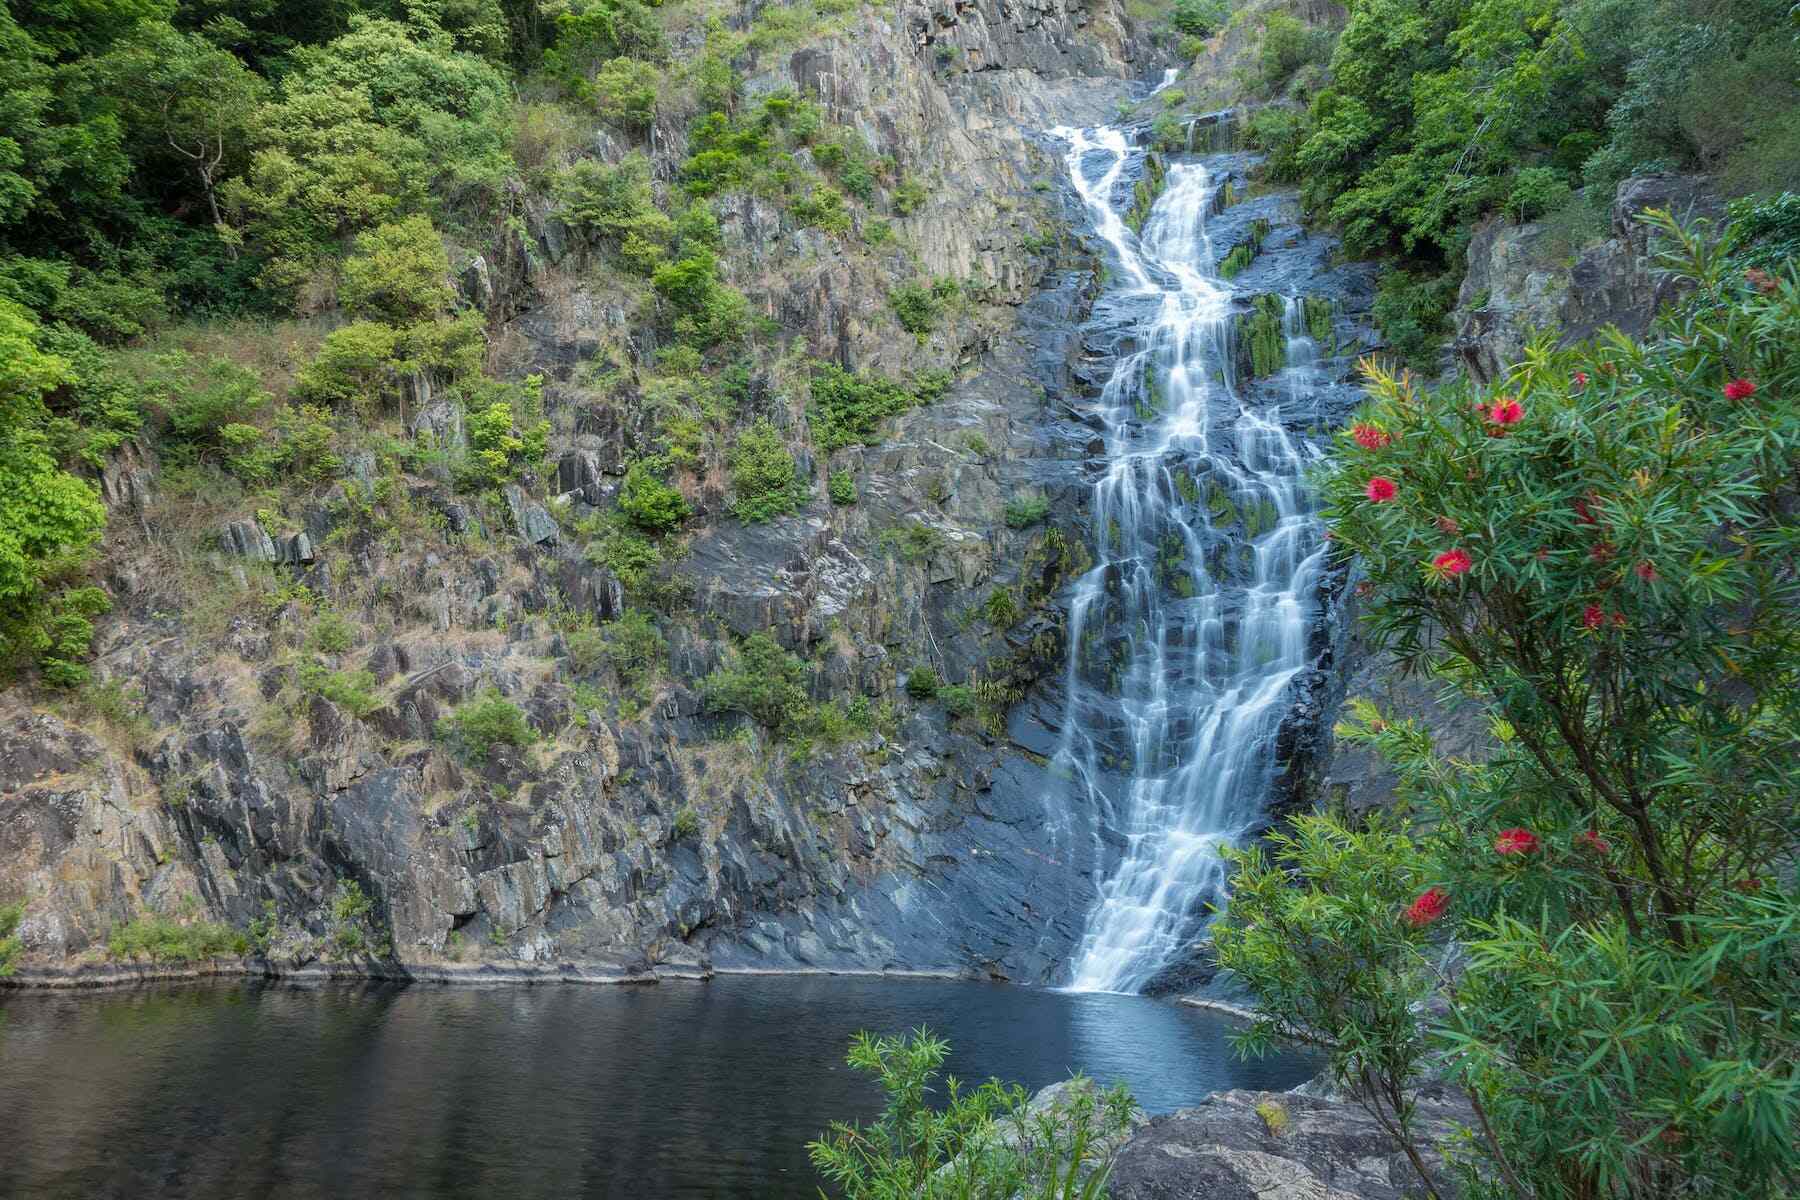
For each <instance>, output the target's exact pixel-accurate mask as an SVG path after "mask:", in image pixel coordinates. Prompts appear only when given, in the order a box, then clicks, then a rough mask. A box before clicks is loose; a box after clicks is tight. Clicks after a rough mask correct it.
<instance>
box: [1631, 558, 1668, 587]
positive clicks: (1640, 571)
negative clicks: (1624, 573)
mask: <svg viewBox="0 0 1800 1200" xmlns="http://www.w3.org/2000/svg"><path fill="white" fill-rule="evenodd" d="M1631 569H1632V570H1633V571H1636V572H1637V577H1638V578H1639V579H1641V580H1643V581H1644V582H1645V583H1655V582H1656V581H1657V580H1658V579H1661V578H1662V576H1660V575H1658V574H1657V573H1656V564H1655V563H1653V562H1641V563H1639V564H1638V565H1637V566H1635V567H1633V568H1631Z"/></svg>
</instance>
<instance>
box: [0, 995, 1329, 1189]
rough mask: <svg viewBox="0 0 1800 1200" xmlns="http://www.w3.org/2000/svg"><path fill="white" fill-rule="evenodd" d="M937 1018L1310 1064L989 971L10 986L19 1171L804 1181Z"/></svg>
mask: <svg viewBox="0 0 1800 1200" xmlns="http://www.w3.org/2000/svg"><path fill="white" fill-rule="evenodd" d="M921 1024H926V1025H929V1026H930V1027H931V1028H932V1029H934V1030H936V1031H938V1032H939V1033H941V1034H942V1035H944V1036H945V1037H947V1038H949V1039H950V1041H951V1043H952V1045H953V1053H954V1056H953V1060H952V1063H951V1069H952V1070H953V1071H954V1072H955V1073H956V1074H957V1075H959V1076H962V1077H965V1078H974V1079H982V1078H986V1077H987V1076H989V1075H998V1076H1000V1077H1001V1078H1003V1079H1008V1080H1016V1081H1017V1082H1020V1083H1023V1084H1026V1085H1027V1086H1030V1087H1033V1088H1036V1087H1039V1086H1042V1085H1044V1084H1047V1083H1053V1082H1055V1081H1057V1080H1058V1079H1062V1078H1065V1077H1067V1076H1068V1074H1069V1073H1070V1071H1071V1070H1075V1069H1080V1070H1082V1071H1085V1072H1086V1073H1088V1074H1090V1075H1092V1076H1094V1077H1096V1078H1099V1079H1103V1080H1108V1081H1110V1080H1115V1079H1117V1080H1123V1081H1125V1082H1127V1083H1129V1084H1130V1085H1131V1087H1132V1089H1133V1091H1134V1092H1135V1093H1136V1094H1137V1096H1138V1098H1139V1100H1140V1102H1141V1103H1143V1105H1144V1106H1145V1108H1147V1109H1149V1110H1150V1111H1152V1112H1158V1111H1167V1110H1169V1109H1173V1108H1179V1107H1181V1106H1182V1105H1186V1104H1191V1103H1193V1102H1194V1101H1196V1100H1198V1099H1199V1098H1200V1097H1202V1096H1204V1095H1205V1094H1206V1093H1208V1092H1210V1091H1214V1090H1216V1089H1219V1088H1224V1087H1259V1088H1277V1087H1289V1086H1292V1085H1293V1084H1295V1083H1297V1082H1299V1081H1300V1080H1301V1079H1303V1078H1305V1077H1306V1076H1307V1075H1308V1074H1310V1073H1311V1072H1310V1067H1309V1064H1307V1063H1306V1062H1305V1061H1303V1060H1299V1059H1293V1058H1289V1059H1269V1060H1264V1061H1261V1062H1255V1063H1242V1062H1239V1061H1237V1059H1236V1058H1235V1056H1234V1055H1233V1054H1232V1052H1231V1050H1230V1048H1229V1047H1228V1046H1227V1045H1226V1042H1225V1036H1226V1034H1227V1032H1228V1031H1229V1029H1230V1024H1229V1022H1228V1021H1226V1020H1225V1019H1223V1018H1221V1017H1219V1016H1217V1015H1214V1014H1210V1013H1206V1012H1202V1011H1199V1010H1195V1009H1191V1008H1185V1007H1181V1006H1177V1005H1174V1004H1169V1003H1165V1002H1161V1001H1154V1000H1144V999H1139V998H1135V997H1127V996H1095V995H1067V994H1061V993H1055V992H1044V991H1032V990H1027V989H1022V988H1012V987H1003V986H999V985H986V984H975V983H950V982H933V981H910V980H891V979H855V978H792V977H785V978H784V977H762V978H748V977H737V978H724V979H718V980H714V981H712V982H710V983H704V984H698V983H696V984H664V985H661V986H657V987H575V986H560V987H554V986H553V987H538V988H495V989H462V988H429V987H412V988H378V989H329V990H300V989H293V988H282V987H265V986H261V985H252V984H239V985H212V986H185V987H178V988H166V989H158V990H151V991H132V992H118V993H109V994H100V995H49V994H41V993H23V992H13V993H4V992H0V1196H7V1197H13V1196H30V1197H38V1196H55V1197H148V1196H181V1197H254V1198H257V1200H261V1198H264V1197H275V1198H284V1200H285V1198H290V1197H292V1198H301V1197H305V1198H311V1197H320V1198H323V1197H333V1198H336V1197H357V1198H363V1197H371V1198H372V1197H385V1196H406V1197H433V1198H438V1197H494V1198H501V1197H505V1198H512V1197H551V1196H557V1197H561V1196H589V1197H632V1198H643V1200H665V1198H670V1197H699V1196H706V1197H759V1198H760V1197H789V1196H794V1197H797V1196H809V1197H810V1196H815V1195H817V1192H816V1186H817V1185H816V1181H815V1179H814V1176H813V1173H812V1170H811V1167H810V1166H809V1164H808V1162H807V1159H806V1150H805V1144H806V1142H807V1141H808V1139H810V1138H811V1137H813V1136H814V1135H815V1134H816V1133H818V1132H819V1131H820V1130H821V1129H823V1128H824V1126H825V1124H826V1122H827V1121H829V1120H831V1119H832V1118H844V1117H856V1118H864V1117H868V1116H870V1115H872V1114H873V1112H874V1111H875V1109H876V1107H877V1092H876V1089H875V1087H874V1085H873V1084H872V1083H870V1082H869V1081H868V1080H867V1079H865V1078H864V1077H862V1076H860V1075H858V1074H856V1073H854V1072H852V1071H850V1070H849V1069H848V1068H847V1067H845V1066H844V1065H843V1056H844V1049H845V1046H846V1044H847V1042H848V1040H849V1038H850V1035H851V1034H852V1033H854V1032H855V1031H856V1030H858V1029H874V1030H880V1031H899V1030H902V1029H908V1028H912V1027H915V1026H918V1025H921Z"/></svg>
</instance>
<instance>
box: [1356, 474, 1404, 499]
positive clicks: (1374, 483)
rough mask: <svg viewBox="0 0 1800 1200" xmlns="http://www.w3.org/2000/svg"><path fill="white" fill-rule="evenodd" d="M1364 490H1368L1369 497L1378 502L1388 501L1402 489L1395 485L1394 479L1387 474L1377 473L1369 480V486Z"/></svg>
mask: <svg viewBox="0 0 1800 1200" xmlns="http://www.w3.org/2000/svg"><path fill="white" fill-rule="evenodd" d="M1364 490H1365V491H1366V492H1367V494H1368V497H1369V499H1370V500H1372V501H1374V502H1375V503H1376V504H1385V503H1387V502H1388V501H1389V500H1392V499H1393V498H1394V497H1395V496H1396V495H1397V494H1398V493H1399V491H1400V489H1399V488H1397V487H1395V486H1394V481H1393V480H1391V479H1389V478H1388V477H1387V476H1386V475H1377V476H1375V477H1374V478H1373V479H1371V480H1369V486H1368V487H1367V488H1366V489H1364Z"/></svg>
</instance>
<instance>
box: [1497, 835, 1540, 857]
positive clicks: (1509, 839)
mask: <svg viewBox="0 0 1800 1200" xmlns="http://www.w3.org/2000/svg"><path fill="white" fill-rule="evenodd" d="M1537 848H1538V840H1537V834H1535V833H1533V832H1531V830H1529V829H1502V830H1501V831H1500V836H1499V837H1497V838H1495V839H1494V853H1495V854H1530V853H1531V852H1532V851H1533V850H1536V849H1537Z"/></svg>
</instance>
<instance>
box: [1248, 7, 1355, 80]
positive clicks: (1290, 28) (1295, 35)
mask: <svg viewBox="0 0 1800 1200" xmlns="http://www.w3.org/2000/svg"><path fill="white" fill-rule="evenodd" d="M1335 41H1336V38H1334V37H1333V36H1332V32H1331V30H1329V29H1324V28H1321V27H1319V26H1316V25H1308V24H1306V23H1305V22H1303V21H1300V20H1298V19H1297V18H1295V17H1291V16H1289V15H1288V14H1287V13H1284V12H1279V11H1276V12H1271V13H1268V14H1266V15H1265V16H1264V17H1263V36H1262V47H1261V50H1260V51H1259V58H1258V66H1259V67H1260V68H1261V70H1262V80H1261V83H1262V88H1263V91H1265V92H1269V93H1273V92H1275V91H1276V90H1278V89H1279V88H1280V87H1281V85H1282V84H1284V83H1286V82H1287V81H1288V80H1289V79H1291V78H1293V76H1294V74H1295V72H1297V71H1299V70H1300V68H1301V67H1304V66H1307V65H1308V64H1315V65H1319V66H1323V65H1324V64H1325V63H1326V61H1328V60H1329V59H1330V58H1331V48H1332V45H1333V43H1334V42H1335Z"/></svg>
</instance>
